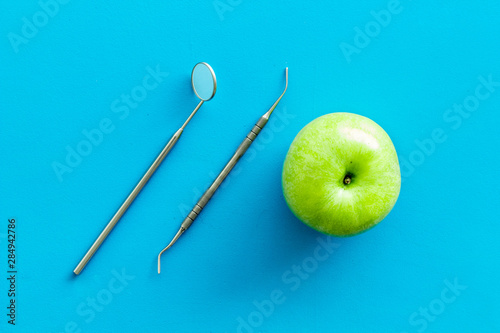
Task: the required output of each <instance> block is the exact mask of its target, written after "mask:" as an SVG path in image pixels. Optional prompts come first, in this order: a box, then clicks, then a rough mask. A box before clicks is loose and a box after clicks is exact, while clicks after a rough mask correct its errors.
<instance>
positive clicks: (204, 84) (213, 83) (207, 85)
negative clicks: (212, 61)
mask: <svg viewBox="0 0 500 333" xmlns="http://www.w3.org/2000/svg"><path fill="white" fill-rule="evenodd" d="M191 85H192V86H193V90H194V93H195V94H196V96H198V98H199V99H201V100H202V101H209V100H211V99H212V97H214V95H215V91H216V90H217V80H216V78H215V73H214V70H213V69H212V67H210V65H209V64H207V63H206V62H199V63H197V64H196V65H195V66H194V68H193V72H192V73H191Z"/></svg>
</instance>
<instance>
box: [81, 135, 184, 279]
mask: <svg viewBox="0 0 500 333" xmlns="http://www.w3.org/2000/svg"><path fill="white" fill-rule="evenodd" d="M182 131H183V130H182V128H180V129H179V130H178V131H177V132H175V134H174V135H173V136H172V138H171V139H170V141H169V142H168V143H167V144H166V146H165V148H163V150H162V151H161V153H160V155H158V157H157V158H156V159H155V161H154V162H153V164H152V165H151V166H150V167H149V169H148V171H147V172H146V174H145V175H144V176H143V177H142V178H141V180H140V181H139V183H138V184H137V185H136V186H135V188H134V189H133V190H132V192H131V193H130V194H129V196H128V197H127V199H125V201H124V202H123V204H122V205H121V206H120V208H119V209H118V211H117V212H116V213H115V215H114V216H113V218H112V219H111V221H109V223H108V224H107V225H106V227H105V228H104V229H103V231H102V232H101V234H100V235H99V237H97V239H96V240H95V242H94V244H92V246H91V247H90V249H89V250H88V251H87V253H86V254H85V255H84V256H83V258H82V260H81V261H80V263H79V264H78V266H76V268H75V270H74V271H73V272H74V273H75V274H77V275H78V274H80V272H81V271H82V270H83V269H84V268H85V266H86V265H87V263H88V262H89V261H90V259H91V258H92V256H93V255H94V253H96V251H97V249H99V247H100V246H101V244H102V242H104V240H105V239H106V237H107V236H108V235H109V233H110V232H111V230H113V228H114V227H115V225H116V223H118V221H119V220H120V218H121V217H122V216H123V214H125V212H126V211H127V209H128V207H129V206H130V205H131V204H132V202H133V201H134V199H135V198H136V197H137V195H138V194H139V192H141V190H142V188H143V187H144V185H146V183H147V182H148V181H149V179H150V178H151V176H152V175H153V173H154V172H155V171H156V169H157V168H158V167H159V166H160V164H161V162H162V161H163V159H164V158H165V156H167V154H168V153H169V152H170V150H171V149H172V148H173V147H174V145H175V143H176V142H177V140H179V138H180V136H181V134H182Z"/></svg>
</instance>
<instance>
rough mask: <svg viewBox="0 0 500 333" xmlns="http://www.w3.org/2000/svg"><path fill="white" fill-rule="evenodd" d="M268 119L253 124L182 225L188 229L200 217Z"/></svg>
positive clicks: (261, 119) (263, 118)
mask: <svg viewBox="0 0 500 333" xmlns="http://www.w3.org/2000/svg"><path fill="white" fill-rule="evenodd" d="M267 121H268V118H267V117H265V116H262V117H260V119H259V120H258V121H257V123H256V124H255V125H254V126H253V128H252V130H251V131H250V132H249V133H248V134H247V136H246V137H245V139H244V140H243V142H242V143H241V144H240V146H239V147H238V149H236V152H235V153H234V155H233V156H232V157H231V159H230V160H229V162H228V163H227V164H226V166H225V167H224V169H222V171H221V172H220V173H219V175H218V176H217V178H215V180H214V182H213V183H212V185H210V187H209V188H208V189H207V190H206V191H205V193H203V195H202V196H201V198H200V200H198V202H197V203H196V205H195V206H194V208H193V209H192V210H191V212H190V213H189V214H188V216H187V217H186V218H185V219H184V221H183V222H182V224H181V227H182V228H184V229H187V228H189V227H190V226H191V224H192V223H193V222H194V220H195V219H196V218H197V217H198V215H199V214H200V212H201V211H202V209H203V208H204V207H205V205H206V204H207V203H208V201H209V200H210V198H212V196H213V195H214V193H215V191H216V190H217V189H218V188H219V186H220V185H221V184H222V182H223V181H224V179H226V177H227V175H228V174H229V172H231V170H232V169H233V168H234V166H235V165H236V163H237V162H238V160H239V159H240V158H241V156H243V154H245V152H246V151H247V149H248V147H250V145H251V144H252V142H253V141H254V140H255V138H256V137H257V135H258V134H259V133H260V131H261V130H262V128H263V127H264V126H265V125H266V123H267Z"/></svg>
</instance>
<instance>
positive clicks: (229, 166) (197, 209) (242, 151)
mask: <svg viewBox="0 0 500 333" xmlns="http://www.w3.org/2000/svg"><path fill="white" fill-rule="evenodd" d="M285 82H286V83H285V90H284V91H283V93H282V94H281V96H280V97H279V98H278V99H277V100H276V102H274V104H273V105H272V106H271V108H270V109H269V111H267V112H266V113H264V115H262V117H260V119H259V120H258V121H257V123H256V124H255V125H254V127H253V128H252V130H251V131H250V133H248V135H247V136H246V137H245V139H244V140H243V142H242V143H241V144H240V146H239V147H238V149H236V152H235V153H234V155H233V157H231V159H230V160H229V162H228V163H227V164H226V166H225V167H224V169H222V171H221V173H220V174H219V175H218V176H217V178H216V179H215V180H214V182H213V183H212V185H210V187H209V188H208V189H207V190H206V191H205V193H204V194H203V195H202V196H201V198H200V200H198V202H197V203H196V204H195V206H194V208H193V210H191V212H190V213H189V214H188V216H187V217H186V218H185V219H184V221H183V222H182V224H181V227H180V229H179V231H177V234H175V236H174V238H173V239H172V241H171V242H170V244H168V245H167V247H165V248H164V249H163V250H162V251H161V252H160V253H159V254H158V274H160V271H161V261H160V258H161V255H162V254H163V252H165V251H166V250H168V249H169V248H170V247H171V246H172V245H174V243H175V242H176V241H177V240H178V239H179V237H181V235H182V234H183V233H184V232H185V231H186V230H187V229H188V228H189V227H190V226H191V224H192V223H193V222H194V220H195V219H196V217H198V215H199V214H200V212H201V211H202V209H203V208H204V207H205V205H206V204H207V203H208V201H209V200H210V199H211V198H212V196H213V195H214V193H215V191H216V190H217V188H218V187H219V185H220V184H221V183H222V181H224V179H225V178H226V176H227V175H228V174H229V172H231V170H232V169H233V167H234V166H235V165H236V163H237V162H238V160H239V159H240V158H241V156H243V154H245V152H246V151H247V149H248V147H250V145H251V144H252V142H253V141H254V140H255V138H256V137H257V135H259V133H260V131H261V130H262V129H263V128H264V126H265V125H266V124H267V121H268V120H269V117H270V116H271V113H273V111H274V109H275V108H276V106H277V105H278V103H279V102H280V100H281V98H282V97H283V95H285V92H286V89H287V88H288V67H287V68H286V69H285Z"/></svg>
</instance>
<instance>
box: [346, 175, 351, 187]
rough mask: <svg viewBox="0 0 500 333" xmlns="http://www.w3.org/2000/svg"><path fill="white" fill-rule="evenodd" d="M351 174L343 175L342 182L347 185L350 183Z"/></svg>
mask: <svg viewBox="0 0 500 333" xmlns="http://www.w3.org/2000/svg"><path fill="white" fill-rule="evenodd" d="M351 180H352V179H351V176H350V175H345V177H344V184H346V185H349V184H350V183H351Z"/></svg>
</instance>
